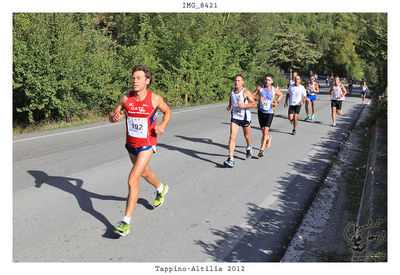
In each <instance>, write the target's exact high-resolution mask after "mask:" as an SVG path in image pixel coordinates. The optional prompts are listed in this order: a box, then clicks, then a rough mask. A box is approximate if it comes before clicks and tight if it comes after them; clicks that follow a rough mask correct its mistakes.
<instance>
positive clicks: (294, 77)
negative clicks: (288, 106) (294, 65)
mask: <svg viewBox="0 0 400 275" xmlns="http://www.w3.org/2000/svg"><path fill="white" fill-rule="evenodd" d="M292 75H293V77H292V79H290V76H289V83H288V86H287V87H288V89H289V87H292V86H294V84H295V79H296V76H297V75H298V74H297V72H293V73H292Z"/></svg>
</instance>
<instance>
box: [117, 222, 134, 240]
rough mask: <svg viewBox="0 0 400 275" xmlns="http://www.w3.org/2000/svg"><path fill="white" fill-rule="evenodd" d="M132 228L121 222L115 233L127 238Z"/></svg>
mask: <svg viewBox="0 0 400 275" xmlns="http://www.w3.org/2000/svg"><path fill="white" fill-rule="evenodd" d="M130 228H131V225H130V224H127V223H126V222H124V221H121V222H120V223H119V225H118V226H117V227H116V228H115V230H114V233H115V234H117V235H120V236H126V235H128V234H129V230H130Z"/></svg>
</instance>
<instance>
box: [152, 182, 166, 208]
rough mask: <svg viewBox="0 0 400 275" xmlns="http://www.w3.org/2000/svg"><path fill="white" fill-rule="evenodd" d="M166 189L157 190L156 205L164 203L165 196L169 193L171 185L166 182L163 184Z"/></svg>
mask: <svg viewBox="0 0 400 275" xmlns="http://www.w3.org/2000/svg"><path fill="white" fill-rule="evenodd" d="M163 186H164V189H163V191H162V192H161V193H158V192H157V196H156V198H155V200H154V204H153V205H154V207H160V206H161V205H163V203H164V196H165V195H166V194H167V193H168V190H169V187H168V185H166V184H163Z"/></svg>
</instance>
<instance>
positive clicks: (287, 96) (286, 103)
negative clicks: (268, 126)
mask: <svg viewBox="0 0 400 275" xmlns="http://www.w3.org/2000/svg"><path fill="white" fill-rule="evenodd" d="M288 100H289V91H288V92H287V93H286V99H285V104H284V105H283V107H285V108H286V107H287V106H288Z"/></svg>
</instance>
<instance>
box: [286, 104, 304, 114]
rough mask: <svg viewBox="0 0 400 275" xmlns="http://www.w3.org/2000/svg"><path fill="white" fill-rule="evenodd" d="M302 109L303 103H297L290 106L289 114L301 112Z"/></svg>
mask: <svg viewBox="0 0 400 275" xmlns="http://www.w3.org/2000/svg"><path fill="white" fill-rule="evenodd" d="M300 109H301V105H296V106H289V115H290V114H294V113H296V114H300Z"/></svg>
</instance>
